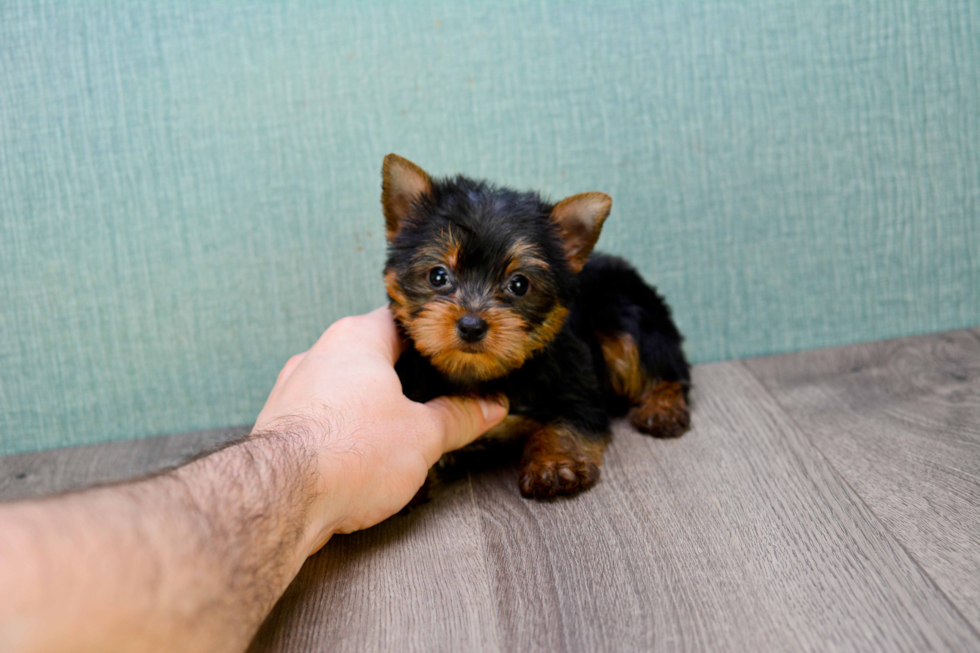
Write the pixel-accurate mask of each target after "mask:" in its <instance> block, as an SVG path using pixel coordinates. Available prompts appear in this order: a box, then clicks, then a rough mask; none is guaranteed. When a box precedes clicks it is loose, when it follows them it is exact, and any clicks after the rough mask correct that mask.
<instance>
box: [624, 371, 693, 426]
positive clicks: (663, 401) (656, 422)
mask: <svg viewBox="0 0 980 653" xmlns="http://www.w3.org/2000/svg"><path fill="white" fill-rule="evenodd" d="M630 421H631V422H632V423H633V426H635V427H636V428H637V430H639V431H642V432H643V433H647V434H649V435H652V436H654V437H657V438H676V437H680V436H682V435H684V433H686V432H687V429H688V428H690V426H691V411H690V410H689V409H688V407H687V400H686V399H685V398H684V387H683V386H682V385H681V384H680V383H675V382H669V381H663V382H661V383H658V384H657V385H655V386H653V387H652V388H650V389H649V390H647V391H646V392H645V393H643V396H642V397H640V402H639V404H637V406H636V407H635V408H634V409H633V413H632V415H631V419H630Z"/></svg>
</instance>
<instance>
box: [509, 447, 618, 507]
mask: <svg viewBox="0 0 980 653" xmlns="http://www.w3.org/2000/svg"><path fill="white" fill-rule="evenodd" d="M598 480H599V465H597V464H595V463H594V462H589V461H588V460H583V459H581V458H575V457H572V456H569V455H557V456H553V457H551V458H547V459H543V460H529V461H527V462H526V463H525V464H524V465H522V466H521V471H520V476H519V479H518V486H519V487H520V489H521V494H523V495H524V496H526V497H529V498H534V499H549V498H551V497H556V496H559V495H565V494H575V493H576V492H579V491H581V490H585V489H587V488H590V487H592V486H593V485H595V483H596V481H598Z"/></svg>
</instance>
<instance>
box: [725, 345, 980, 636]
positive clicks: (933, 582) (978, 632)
mask: <svg viewBox="0 0 980 653" xmlns="http://www.w3.org/2000/svg"><path fill="white" fill-rule="evenodd" d="M739 362H740V363H741V364H742V366H743V367H744V368H745V369H746V370H747V371H748V372H749V374H751V375H752V377H753V378H754V379H755V380H756V381H758V382H759V385H761V386H762V388H763V390H765V392H766V394H767V395H768V396H769V398H770V399H772V400H773V401H774V402H776V405H777V406H778V407H779V409H780V410H782V411H783V413H784V414H785V415H786V417H787V418H789V420H790V422H792V424H793V426H795V427H796V428H797V429H799V431H800V433H802V434H803V436H804V437H806V439H807V441H809V442H810V444H811V445H813V448H814V450H816V452H817V453H819V454H820V457H821V458H823V460H824V462H826V463H827V465H828V466H829V467H830V470H831V471H832V472H833V473H834V476H836V477H837V478H838V479H839V480H840V482H841V483H843V484H844V486H845V487H846V488H847V489H848V490H850V492H851V493H852V494H854V496H855V497H857V499H858V501H860V502H861V505H862V506H864V507H865V509H866V510H867V511H868V513H869V514H871V515H872V516H873V517H874V518H875V519H876V520H877V522H878V524H879V525H880V526H881V528H882V529H883V530H884V531H885V532H886V533H888V535H889V536H891V538H892V540H894V541H895V543H896V544H897V545H898V546H899V548H901V549H902V551H903V552H904V553H905V555H906V556H908V558H909V560H911V561H912V563H913V564H914V565H915V567H916V569H918V570H919V571H920V572H921V573H922V575H923V576H924V577H925V578H927V579H929V583H930V584H931V585H932V586H933V587H934V588H935V590H936V591H937V592H938V593H939V595H940V596H942V597H943V598H944V599H945V600H946V602H947V603H948V604H949V606H950V607H951V608H952V609H953V611H954V612H955V613H956V614H957V616H959V618H960V619H962V620H963V622H964V623H965V624H966V625H967V627H968V628H969V629H970V631H971V632H972V633H973V634H974V635H975V636H976V637H977V639H978V640H980V629H978V628H977V627H976V626H975V625H974V624H973V622H972V621H971V620H970V619H967V618H966V615H964V614H963V613H962V612H961V611H960V608H959V606H958V605H956V602H955V601H953V600H952V599H951V598H950V597H949V595H948V594H946V591H945V590H944V589H943V588H942V587H940V586H939V583H937V582H936V579H935V578H933V577H932V574H930V573H929V572H928V571H926V569H925V568H924V567H923V566H922V563H920V562H919V559H918V558H917V557H915V556H914V555H912V552H911V551H909V550H908V548H907V547H906V546H905V544H904V543H903V542H902V540H901V539H899V538H898V536H897V535H895V533H893V532H892V530H891V529H890V528H888V524H886V523H885V521H884V520H883V519H882V518H881V516H879V515H878V513H877V512H875V511H874V510H873V509H872V508H871V506H870V505H868V502H867V501H865V500H864V497H863V496H861V494H860V493H859V492H858V491H857V490H856V489H855V488H854V486H852V485H851V483H850V481H848V480H847V478H846V477H845V476H844V475H843V474H842V473H841V472H840V470H838V469H837V467H835V466H834V463H833V462H832V461H831V460H830V459H829V458H828V457H827V454H825V453H824V452H823V449H821V448H820V447H819V446H818V445H817V443H816V441H814V439H813V436H811V435H810V432H809V431H808V430H806V429H804V428H803V425H802V424H800V423H799V421H797V419H796V417H794V416H793V413H792V412H790V410H789V409H788V408H786V406H784V405H783V403H782V402H781V401H779V399H778V398H777V397H776V395H774V394H773V393H772V391H771V390H770V389H769V386H767V385H766V383H765V382H764V381H763V380H762V379H761V378H760V377H759V376H758V375H757V374H756V373H755V371H754V370H753V369H752V368H751V367H749V365H748V364H746V362H745V361H744V360H740V361H739Z"/></svg>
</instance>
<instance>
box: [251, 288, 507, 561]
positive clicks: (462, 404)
mask: <svg viewBox="0 0 980 653" xmlns="http://www.w3.org/2000/svg"><path fill="white" fill-rule="evenodd" d="M402 347H403V343H402V341H401V339H400V337H399V335H398V330H397V328H396V326H395V322H394V320H393V319H392V317H391V314H390V313H389V311H388V308H387V307H383V308H379V309H377V310H375V311H372V312H371V313H368V314H367V315H361V316H357V317H348V318H344V319H342V320H339V321H338V322H335V323H334V324H333V325H332V326H331V327H330V328H329V329H327V331H326V332H325V333H324V334H323V335H322V336H321V337H320V339H319V340H318V341H317V342H316V344H314V345H313V347H311V348H310V350H309V351H307V352H304V353H302V354H297V355H296V356H293V357H292V358H291V359H290V360H289V361H288V362H287V363H286V365H285V367H283V369H282V371H281V372H280V373H279V378H278V379H277V381H276V384H275V387H273V389H272V392H271V393H270V395H269V398H268V400H267V401H266V404H265V407H264V408H263V409H262V412H261V413H260V414H259V416H258V419H257V420H256V424H255V428H254V430H253V434H258V433H262V432H282V433H285V434H287V436H288V437H296V438H302V440H303V443H302V444H303V445H304V448H305V449H306V450H308V451H310V452H311V453H312V455H313V457H314V458H315V465H316V469H317V471H318V473H319V484H318V487H317V488H316V500H315V501H314V504H313V506H312V507H311V510H312V514H311V516H312V517H313V518H314V519H315V520H316V522H317V524H318V525H319V526H318V530H316V537H315V539H314V543H313V548H312V549H311V551H310V553H313V552H314V551H316V550H317V549H319V548H320V547H322V546H323V544H324V543H325V542H326V541H327V539H329V537H330V535H331V534H333V533H350V532H353V531H356V530H360V529H363V528H368V527H369V526H373V525H374V524H377V523H378V522H380V521H383V520H384V519H386V518H388V517H390V516H391V515H393V514H395V513H396V512H398V511H399V510H401V509H402V508H403V507H404V506H405V505H406V504H407V503H408V502H409V501H410V500H411V499H412V497H413V496H415V493H416V492H417V491H418V489H419V488H420V487H421V486H422V483H423V482H424V481H425V477H426V473H427V472H428V470H429V468H430V467H431V466H432V465H433V464H435V462H436V461H437V460H438V459H439V457H440V456H442V454H444V453H446V452H448V451H452V450H454V449H458V448H460V447H462V446H464V445H466V444H468V443H470V442H472V441H473V440H474V439H476V438H477V437H478V436H480V435H482V434H483V433H485V432H486V431H487V430H489V429H490V428H492V427H493V426H495V425H496V424H498V423H499V422H500V421H501V420H503V419H504V417H505V416H506V415H507V410H508V409H507V406H506V399H501V400H500V401H502V402H504V403H502V404H501V403H497V402H495V401H494V400H490V399H473V398H464V397H440V398H438V399H434V400H432V401H430V402H428V403H425V404H420V403H416V402H414V401H411V400H409V399H408V398H407V397H405V395H404V394H403V393H402V387H401V382H400V381H399V379H398V375H397V374H396V373H395V370H394V364H395V361H396V360H398V356H399V355H400V354H401V351H402Z"/></svg>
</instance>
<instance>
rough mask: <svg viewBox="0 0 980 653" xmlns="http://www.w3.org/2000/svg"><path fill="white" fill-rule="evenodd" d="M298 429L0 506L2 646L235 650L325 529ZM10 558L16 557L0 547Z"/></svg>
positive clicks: (313, 471)
mask: <svg viewBox="0 0 980 653" xmlns="http://www.w3.org/2000/svg"><path fill="white" fill-rule="evenodd" d="M320 480H321V479H320V472H319V471H318V470H317V468H316V464H315V456H314V455H313V453H312V452H311V451H310V449H309V448H308V447H307V445H306V443H305V442H304V440H303V437H302V436H301V435H299V434H285V433H274V434H265V435H258V436H254V437H252V438H250V439H248V440H246V441H244V442H242V443H239V444H236V445H234V446H231V447H228V448H226V449H224V450H222V451H220V452H217V453H215V454H213V455H211V456H208V457H206V458H202V459H200V460H197V461H195V462H193V463H191V464H189V465H187V466H185V467H182V468H179V469H177V470H174V471H171V472H168V473H166V474H162V475H159V476H156V477H153V478H150V479H146V480H142V481H136V482H133V483H129V484H124V485H115V486H110V487H105V488H97V489H93V490H89V491H86V492H82V493H78V494H74V495H67V496H64V497H59V498H57V499H53V500H42V501H36V502H29V503H23V504H14V505H10V506H4V507H0V587H16V588H18V590H19V591H17V592H8V593H5V595H3V596H0V618H3V619H4V620H5V622H6V623H4V624H3V625H2V627H0V650H68V649H70V650H86V649H88V650H134V649H140V650H168V651H171V650H202V651H203V650H206V651H219V650H243V649H244V648H245V647H246V645H247V643H248V641H249V639H250V638H251V637H252V635H253V634H254V632H255V630H256V629H257V628H258V625H259V624H260V623H261V621H262V619H263V618H264V616H265V615H266V614H267V613H268V611H269V609H270V608H271V606H272V604H273V603H274V602H275V601H276V599H277V598H278V597H279V596H280V595H281V594H282V592H283V591H284V589H285V587H286V586H287V585H288V583H289V582H290V581H291V580H292V578H293V577H294V576H295V575H296V573H297V572H298V570H299V568H300V566H301V565H302V563H303V560H304V559H305V558H306V556H307V555H308V554H309V553H310V552H311V550H312V549H313V548H314V547H315V546H316V544H317V543H319V542H322V541H323V540H324V539H325V537H326V536H328V535H329V532H330V531H329V527H330V524H329V523H328V522H329V519H330V517H329V511H328V510H326V509H324V506H323V502H322V492H321V489H322V488H321V487H320V485H321V483H320ZM13 560H16V561H17V565H16V567H15V566H14V565H9V564H6V563H5V562H4V561H13Z"/></svg>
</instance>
